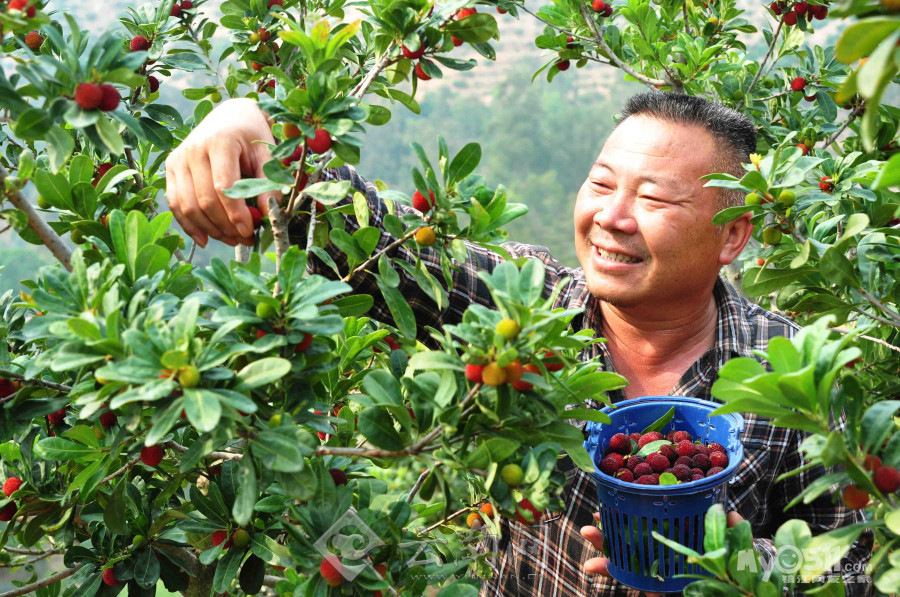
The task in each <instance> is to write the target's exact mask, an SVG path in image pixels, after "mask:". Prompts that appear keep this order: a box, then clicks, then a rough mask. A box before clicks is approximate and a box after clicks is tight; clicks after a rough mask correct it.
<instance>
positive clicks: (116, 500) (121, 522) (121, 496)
mask: <svg viewBox="0 0 900 597" xmlns="http://www.w3.org/2000/svg"><path fill="white" fill-rule="evenodd" d="M126 485H128V481H127V480H126V479H122V478H120V481H119V483H118V484H117V485H116V488H115V489H114V490H113V492H112V495H111V496H110V499H109V500H108V501H107V502H106V507H105V508H104V509H103V522H104V523H105V524H106V527H107V528H108V529H109V530H110V531H112V532H113V533H115V534H116V535H124V534H125V533H127V532H128V526H127V524H126V520H125V490H126Z"/></svg>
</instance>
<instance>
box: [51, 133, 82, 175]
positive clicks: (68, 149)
mask: <svg viewBox="0 0 900 597" xmlns="http://www.w3.org/2000/svg"><path fill="white" fill-rule="evenodd" d="M74 150H75V140H74V139H72V135H70V134H69V133H68V132H66V131H65V130H63V129H62V128H60V127H58V126H54V127H51V128H50V130H48V131H47V157H48V158H50V171H51V172H53V173H54V174H55V173H57V172H59V169H60V168H62V167H63V164H65V163H66V160H67V159H69V156H70V155H72V152H73V151H74Z"/></svg>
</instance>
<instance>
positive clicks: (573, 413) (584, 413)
mask: <svg viewBox="0 0 900 597" xmlns="http://www.w3.org/2000/svg"><path fill="white" fill-rule="evenodd" d="M562 415H563V416H564V417H565V418H567V419H576V420H578V421H593V422H594V423H606V424H607V425H608V424H610V423H612V419H610V418H609V415H608V414H606V413H605V412H603V411H600V410H597V409H595V408H572V409H569V410H567V411H564V412H563V413H562Z"/></svg>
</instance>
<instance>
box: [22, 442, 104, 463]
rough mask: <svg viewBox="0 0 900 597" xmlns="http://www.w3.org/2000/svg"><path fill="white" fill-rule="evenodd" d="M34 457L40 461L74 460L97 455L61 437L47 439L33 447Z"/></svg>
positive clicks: (95, 452)
mask: <svg viewBox="0 0 900 597" xmlns="http://www.w3.org/2000/svg"><path fill="white" fill-rule="evenodd" d="M34 455H35V456H36V457H37V458H40V459H41V460H75V459H77V458H83V457H85V456H90V455H97V450H96V448H92V447H89V446H83V445H81V444H76V443H75V442H72V441H69V440H67V439H63V438H61V437H48V438H45V439H42V440H41V441H39V442H38V443H37V445H36V446H35V447H34Z"/></svg>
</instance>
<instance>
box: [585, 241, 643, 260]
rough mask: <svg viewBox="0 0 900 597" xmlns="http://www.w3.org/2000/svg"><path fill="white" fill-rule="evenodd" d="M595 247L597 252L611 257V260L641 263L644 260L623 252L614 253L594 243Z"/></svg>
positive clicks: (601, 255) (605, 256) (604, 256)
mask: <svg viewBox="0 0 900 597" xmlns="http://www.w3.org/2000/svg"><path fill="white" fill-rule="evenodd" d="M594 249H595V250H596V251H597V254H598V255H600V257H603V258H604V259H609V260H611V261H619V262H621V263H640V262H641V261H643V260H642V259H638V258H637V257H631V256H630V255H623V254H622V253H614V252H612V251H607V250H606V249H601V248H600V247H598V246H596V245H594Z"/></svg>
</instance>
